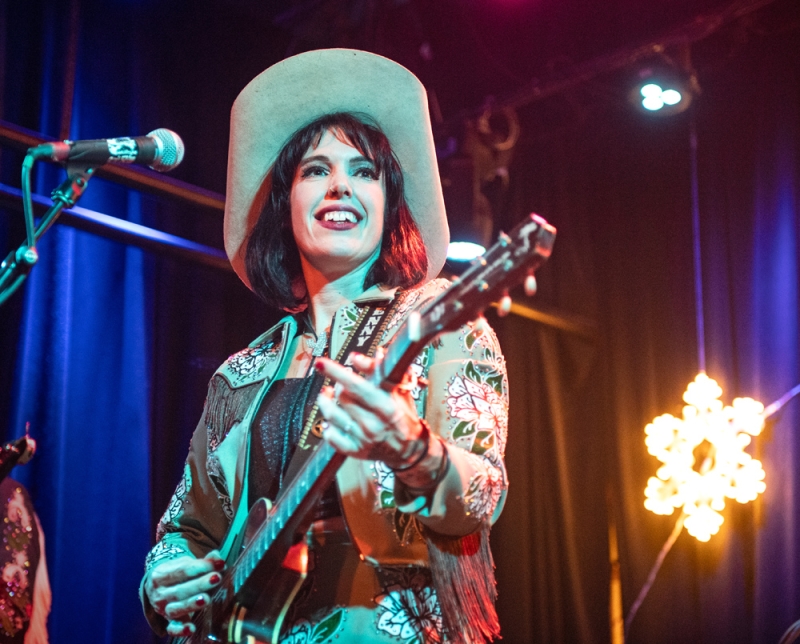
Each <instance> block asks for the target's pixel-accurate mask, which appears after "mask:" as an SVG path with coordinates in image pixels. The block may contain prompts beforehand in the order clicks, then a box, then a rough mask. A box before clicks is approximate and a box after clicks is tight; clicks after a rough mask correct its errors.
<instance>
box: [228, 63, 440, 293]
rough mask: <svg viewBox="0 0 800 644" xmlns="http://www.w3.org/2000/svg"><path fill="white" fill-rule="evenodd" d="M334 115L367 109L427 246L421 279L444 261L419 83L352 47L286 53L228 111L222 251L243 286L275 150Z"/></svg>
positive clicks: (434, 272)
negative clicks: (425, 271) (249, 242)
mask: <svg viewBox="0 0 800 644" xmlns="http://www.w3.org/2000/svg"><path fill="white" fill-rule="evenodd" d="M334 112H353V113H361V114H366V115H367V116H369V117H370V118H371V119H372V120H373V121H374V122H375V123H377V124H378V125H379V126H380V128H381V129H382V130H383V132H384V134H386V137H387V138H388V139H389V143H390V144H391V146H392V150H393V151H394V153H395V155H396V156H397V159H398V160H399V161H400V166H401V168H402V170H403V180H404V183H405V197H406V201H407V203H408V205H409V208H410V209H411V214H412V216H413V218H414V221H415V222H416V224H417V227H418V228H419V230H420V232H421V233H422V239H423V241H424V243H425V249H426V250H427V254H428V275H427V279H429V280H430V279H433V278H434V277H436V276H437V275H438V274H439V271H441V269H442V266H444V261H445V257H446V254H447V244H448V242H449V240H450V231H449V230H448V227H447V216H446V214H445V209H444V199H443V197H442V186H441V182H440V180H439V171H438V167H437V164H436V151H435V148H434V144H433V133H432V131H431V124H430V118H429V116H428V101H427V98H426V95H425V88H424V87H423V86H422V83H420V82H419V80H418V79H417V77H416V76H414V74H412V73H411V72H410V71H408V70H407V69H406V68H405V67H403V66H401V65H398V64H397V63H395V62H394V61H391V60H389V59H388V58H384V57H382V56H377V55H375V54H371V53H368V52H365V51H358V50H355V49H320V50H316V51H310V52H306V53H304V54H299V55H297V56H292V57H291V58H287V59H286V60H283V61H281V62H279V63H277V64H275V65H273V66H272V67H270V68H269V69H267V70H266V71H264V72H262V73H261V74H259V75H258V76H256V77H255V78H254V79H253V80H252V81H250V83H249V84H248V85H247V87H245V88H244V89H243V90H242V92H241V94H239V96H238V98H237V99H236V102H235V103H234V104H233V109H232V110H231V140H230V148H229V150H228V187H227V199H226V202H225V251H226V252H227V253H228V258H229V259H230V261H231V264H232V265H233V269H234V270H235V271H236V273H237V275H239V277H240V278H241V279H242V281H243V282H244V283H245V284H246V285H247V286H248V287H249V286H250V283H249V281H248V279H247V272H246V269H245V263H244V258H245V252H246V250H247V239H248V236H249V233H250V231H251V230H252V228H253V226H254V225H255V223H256V221H257V220H258V216H259V214H260V213H261V208H262V206H263V204H264V199H265V197H266V193H267V187H268V185H269V182H265V180H266V179H267V177H268V174H269V172H270V171H271V169H272V166H273V164H274V163H275V160H276V158H277V156H278V153H279V152H280V151H281V149H283V146H284V145H286V143H287V142H288V141H289V139H290V138H291V136H292V135H293V134H294V133H295V132H296V131H297V130H299V129H300V128H302V127H303V126H305V125H307V124H309V123H310V122H312V121H314V120H315V119H317V118H319V117H320V116H323V115H325V114H332V113H334Z"/></svg>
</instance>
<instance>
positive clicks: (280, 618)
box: [170, 498, 308, 644]
mask: <svg viewBox="0 0 800 644" xmlns="http://www.w3.org/2000/svg"><path fill="white" fill-rule="evenodd" d="M271 506H272V504H271V503H270V501H269V500H268V499H263V498H262V499H258V501H256V502H255V503H254V504H253V507H252V508H251V509H250V513H249V514H248V515H247V520H246V522H245V526H244V529H243V530H242V531H241V533H240V534H239V535H237V537H236V539H235V541H234V543H233V547H232V548H231V552H230V554H229V556H228V561H227V562H226V564H227V566H228V567H231V566H232V565H233V564H234V563H235V562H236V561H237V560H238V559H239V557H240V556H241V555H242V553H243V552H245V551H246V550H247V548H248V547H249V546H251V544H252V543H253V541H254V539H256V537H257V535H259V534H263V532H264V531H265V530H266V529H268V523H269V521H270V520H271ZM281 545H282V546H283V547H280V546H281ZM307 572H308V542H307V541H306V540H305V539H301V540H299V541H297V543H294V544H292V543H291V540H290V539H284V543H283V544H279V543H274V544H273V545H272V547H271V548H270V550H269V552H268V553H266V554H265V555H264V556H263V558H262V560H261V562H260V563H259V564H258V566H257V567H256V568H255V570H254V571H253V572H252V573H251V574H250V576H249V577H248V579H247V580H246V583H245V585H244V586H243V587H242V588H241V589H240V590H239V592H238V593H233V592H231V591H232V589H231V588H230V580H223V583H222V585H221V587H220V588H219V589H218V590H217V591H216V592H215V593H214V594H213V595H212V597H211V605H210V606H209V607H208V608H207V609H205V610H203V611H201V612H199V613H198V614H197V616H196V618H195V619H194V620H193V623H194V624H195V627H196V628H197V630H196V632H195V634H194V635H192V636H190V637H184V638H174V639H172V640H170V641H171V642H173V643H174V644H206V643H209V644H210V643H211V642H215V643H219V642H226V643H229V644H240V643H242V644H277V643H278V639H279V637H280V630H281V627H282V626H283V622H284V619H285V617H286V613H287V612H288V610H289V607H290V606H291V604H292V601H293V600H294V597H295V595H296V594H297V591H298V590H300V586H302V584H303V581H304V580H305V578H306V575H307ZM226 582H227V583H226Z"/></svg>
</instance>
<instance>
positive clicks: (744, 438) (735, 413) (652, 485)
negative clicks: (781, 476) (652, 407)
mask: <svg viewBox="0 0 800 644" xmlns="http://www.w3.org/2000/svg"><path fill="white" fill-rule="evenodd" d="M721 395H722V389H721V388H720V386H719V385H718V384H717V382H716V381H715V380H713V379H712V378H709V377H708V376H707V375H706V374H705V373H700V374H698V375H697V377H696V378H695V379H694V382H691V383H689V386H688V388H687V389H686V392H685V393H684V394H683V400H684V401H685V402H686V406H685V407H684V408H683V417H682V418H676V417H675V416H672V415H671V414H663V415H661V416H658V417H657V418H655V419H654V420H653V422H652V423H650V424H648V425H647V427H645V430H644V431H645V433H646V434H647V438H646V439H645V444H646V445H647V451H648V452H650V453H651V454H652V455H653V456H655V457H656V458H657V459H658V460H660V461H661V462H662V463H663V465H662V466H661V467H659V468H658V471H657V472H656V476H652V477H650V479H649V480H648V482H647V489H646V490H645V497H646V499H645V502H644V506H645V507H646V508H647V509H648V510H651V511H652V512H655V513H656V514H672V513H673V512H674V511H675V509H676V508H681V509H682V512H683V515H685V522H684V525H685V526H686V529H687V530H688V531H689V534H691V535H692V536H693V537H695V538H696V539H698V540H699V541H708V540H709V539H710V538H711V535H713V534H716V533H717V532H718V531H719V528H720V526H721V525H722V522H723V517H722V514H720V513H721V512H722V510H723V509H724V508H725V499H726V498H729V499H736V500H737V501H739V503H747V502H748V501H753V500H755V498H756V497H757V496H758V495H759V494H760V493H762V492H763V491H764V490H765V489H766V485H765V484H764V478H765V473H764V468H763V467H762V466H761V462H760V461H758V460H756V459H754V458H753V457H751V456H750V454H748V453H747V452H746V451H745V448H746V447H747V446H748V445H749V444H750V441H751V439H752V437H753V436H758V435H759V434H760V433H761V430H762V429H763V428H764V419H765V414H764V405H763V404H762V403H760V402H758V401H757V400H753V399H752V398H736V399H734V401H733V403H732V404H731V405H730V406H728V405H723V403H722V401H721V400H720V396H721Z"/></svg>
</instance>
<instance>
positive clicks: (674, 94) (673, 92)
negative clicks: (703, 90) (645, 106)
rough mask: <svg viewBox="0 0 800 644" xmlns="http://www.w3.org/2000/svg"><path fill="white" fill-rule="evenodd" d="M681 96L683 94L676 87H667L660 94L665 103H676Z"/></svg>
mask: <svg viewBox="0 0 800 644" xmlns="http://www.w3.org/2000/svg"><path fill="white" fill-rule="evenodd" d="M682 98H683V96H681V93H680V92H679V91H678V90H677V89H668V90H666V91H664V92H663V93H662V94H661V100H662V101H664V103H666V104H667V105H677V104H678V103H680V102H681V99H682Z"/></svg>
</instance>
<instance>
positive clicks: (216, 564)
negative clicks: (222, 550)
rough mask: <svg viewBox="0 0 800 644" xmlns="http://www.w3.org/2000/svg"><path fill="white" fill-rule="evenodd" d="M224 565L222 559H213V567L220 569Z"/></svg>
mask: <svg viewBox="0 0 800 644" xmlns="http://www.w3.org/2000/svg"><path fill="white" fill-rule="evenodd" d="M224 567H225V561H224V560H222V559H215V560H214V568H215V569H216V570H222V569H223V568H224Z"/></svg>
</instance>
